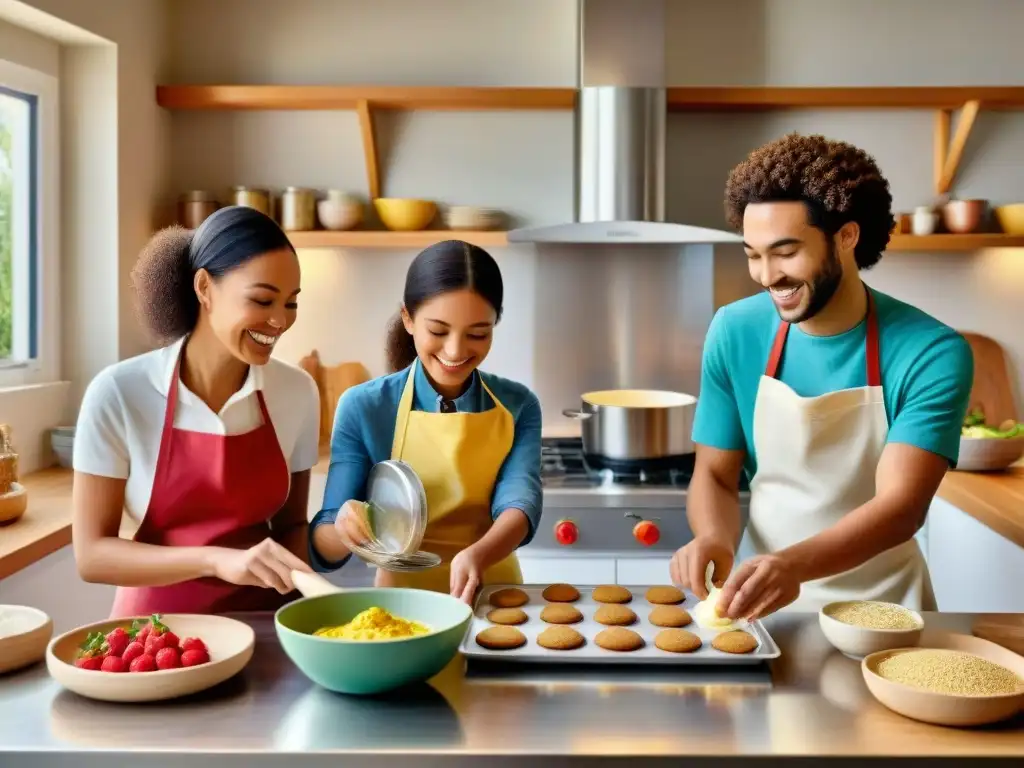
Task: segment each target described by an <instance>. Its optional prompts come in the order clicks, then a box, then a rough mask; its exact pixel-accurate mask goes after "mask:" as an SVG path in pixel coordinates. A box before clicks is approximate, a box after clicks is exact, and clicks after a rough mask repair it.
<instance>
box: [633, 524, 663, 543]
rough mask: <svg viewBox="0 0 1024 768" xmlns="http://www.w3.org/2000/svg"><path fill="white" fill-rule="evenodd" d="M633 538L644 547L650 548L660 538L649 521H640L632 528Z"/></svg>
mask: <svg viewBox="0 0 1024 768" xmlns="http://www.w3.org/2000/svg"><path fill="white" fill-rule="evenodd" d="M633 538H635V539H636V540H637V541H639V542H640V543H641V544H643V545H644V546H645V547H650V546H653V545H655V544H657V543H658V539H660V538H661V531H659V530H658V526H656V525H655V524H654V523H652V522H651V521H650V520H641V521H640V522H639V523H637V524H636V525H634V526H633Z"/></svg>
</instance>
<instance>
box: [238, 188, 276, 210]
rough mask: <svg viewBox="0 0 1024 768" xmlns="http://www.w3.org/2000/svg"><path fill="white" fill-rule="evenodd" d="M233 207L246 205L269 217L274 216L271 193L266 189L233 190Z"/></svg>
mask: <svg viewBox="0 0 1024 768" xmlns="http://www.w3.org/2000/svg"><path fill="white" fill-rule="evenodd" d="M231 203H232V205H245V206H247V207H249V208H255V209H256V210H257V211H259V212H260V213H264V214H266V215H267V216H270V215H272V214H271V210H270V192H269V191H268V190H266V189H256V188H254V187H235V188H234V189H232V190H231Z"/></svg>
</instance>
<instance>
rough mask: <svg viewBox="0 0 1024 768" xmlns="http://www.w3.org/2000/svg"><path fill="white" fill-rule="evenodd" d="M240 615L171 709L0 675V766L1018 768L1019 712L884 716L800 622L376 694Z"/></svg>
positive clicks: (959, 624)
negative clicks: (977, 767) (753, 649)
mask: <svg viewBox="0 0 1024 768" xmlns="http://www.w3.org/2000/svg"><path fill="white" fill-rule="evenodd" d="M239 618H242V619H243V620H245V621H248V622H249V623H250V624H252V625H253V626H254V627H255V629H256V634H257V646H256V652H255V654H254V656H253V660H252V662H251V664H250V665H249V666H248V667H247V668H246V670H245V671H243V672H242V673H241V674H240V675H239V676H237V677H236V678H234V679H233V680H231V681H228V682H227V683H225V684H223V685H222V686H220V687H219V688H218V689H215V690H214V691H209V692H206V693H205V694H200V695H199V696H197V697H194V698H192V699H190V700H187V701H179V702H172V703H161V704H153V705H147V706H134V705H110V704H103V703H99V702H94V701H90V700H87V699H84V698H80V697H78V696H76V695H74V694H72V693H70V692H68V691H65V690H63V689H62V688H60V687H59V686H58V685H57V684H56V683H55V682H53V681H52V680H51V679H50V677H49V676H48V674H47V672H46V668H45V665H44V664H40V665H36V666H34V667H32V668H30V669H28V670H25V671H22V672H19V673H14V674H12V675H8V676H6V677H0V764H2V765H3V766H4V767H5V768H20V767H21V766H29V765H31V766H58V765H74V766H76V768H86V767H87V766H88V767H90V768H91V766H93V765H97V766H98V765H104V766H110V765H120V764H123V763H121V760H123V759H126V758H128V757H130V759H131V763H132V765H133V766H140V765H146V766H150V765H160V766H164V765H176V766H182V765H188V766H198V765H203V766H205V765H217V766H219V768H226V766H233V765H236V764H237V765H246V766H254V765H264V764H265V765H281V764H285V763H287V764H288V765H295V766H298V765H302V766H306V765H328V764H330V765H337V760H338V755H339V754H341V755H348V756H349V757H350V758H351V760H348V761H347V762H346V764H348V763H350V762H360V763H372V764H373V765H384V764H388V765H390V764H397V761H399V760H402V759H407V758H408V757H409V756H410V755H415V756H418V757H419V762H418V763H417V768H419V767H420V766H422V765H424V764H428V765H439V764H442V763H443V764H445V765H449V764H451V763H453V762H460V761H462V762H467V763H471V762H475V761H479V759H480V758H479V756H480V755H489V756H490V757H488V765H489V766H490V764H491V763H492V762H496V763H501V762H504V761H506V760H507V761H509V764H511V761H512V759H516V760H517V762H518V763H519V764H521V762H522V757H523V756H527V755H529V756H531V764H532V763H533V762H534V761H537V762H538V763H539V764H546V763H547V762H548V760H554V759H556V758H557V759H559V761H560V762H561V761H564V759H565V758H566V757H573V758H580V759H581V760H580V761H579V762H581V763H587V762H589V759H588V758H596V757H599V756H613V757H622V758H630V759H637V758H641V759H654V758H659V757H664V758H667V757H678V756H688V757H691V758H693V757H696V756H701V755H703V756H708V757H711V756H714V757H718V758H721V757H725V756H732V757H733V758H741V757H760V756H766V757H767V756H776V757H782V756H786V755H803V756H835V757H838V756H850V757H854V756H869V755H870V756H910V755H924V756H934V757H940V756H944V757H956V756H959V757H963V756H968V755H986V756H1005V757H1010V756H1016V760H1017V761H1019V759H1020V755H1022V754H1024V716H1021V717H1018V718H1016V719H1015V720H1014V721H1012V722H1011V723H1009V724H1005V725H1002V726H999V727H993V728H985V729H976V730H959V729H947V728H939V727H934V726H929V725H926V724H922V723H917V722H914V721H911V720H908V719H905V718H903V717H901V716H899V715H897V714H895V713H892V712H890V711H889V710H887V709H885V708H884V707H882V706H881V705H880V704H878V703H877V702H876V701H875V700H874V699H873V698H872V697H871V695H870V694H869V693H868V691H867V689H866V687H865V685H864V682H863V680H862V678H861V673H860V666H859V664H858V663H857V662H854V661H851V660H849V659H847V658H846V657H844V656H842V655H841V654H839V653H838V652H837V651H835V650H834V649H832V648H831V646H829V645H828V644H827V642H826V641H825V639H824V637H823V635H822V634H821V631H820V629H819V628H818V623H817V617H816V616H815V615H811V614H793V615H777V616H774V617H772V618H770V619H769V620H768V621H767V622H766V624H767V626H768V629H769V631H770V632H771V633H772V635H773V637H774V638H775V640H776V642H778V644H779V646H780V647H781V648H782V652H783V655H782V657H781V658H780V659H779V660H777V661H776V662H774V663H773V664H772V666H771V668H770V669H769V668H767V667H764V668H759V667H755V668H753V669H750V670H746V671H743V670H740V669H728V668H723V669H704V670H702V671H694V672H687V671H681V670H675V671H673V670H650V671H641V670H637V669H621V668H601V669H591V670H581V669H554V668H550V667H546V668H530V669H525V668H522V667H503V668H499V667H488V668H487V669H482V668H477V667H476V666H473V665H471V666H470V667H469V668H468V669H467V668H466V667H465V662H464V660H463V659H462V658H461V657H459V658H457V659H456V660H455V661H454V662H453V663H452V664H451V665H450V666H449V668H448V669H446V670H445V671H444V672H442V673H441V674H440V675H438V676H437V677H436V678H434V679H433V680H432V681H431V684H430V685H427V684H423V685H420V686H418V687H415V688H413V689H410V690H406V691H403V692H400V693H395V694H392V695H390V696H385V697H381V698H360V697H346V696H340V695H336V694H332V693H329V692H328V691H325V690H323V689H320V688H318V687H317V686H315V685H314V684H313V683H311V682H309V681H308V680H307V679H306V678H305V677H303V676H302V674H301V673H300V672H299V671H298V670H297V669H296V668H295V667H294V666H293V665H292V664H291V662H290V661H289V660H288V659H287V657H286V656H285V655H284V653H283V651H282V650H281V648H280V646H279V645H278V643H277V641H276V637H275V634H274V628H273V620H272V618H271V617H270V616H267V615H257V614H249V615H241V616H239ZM927 621H928V623H929V626H936V627H943V628H948V629H953V630H958V631H969V630H970V626H971V617H970V616H967V615H962V614H961V615H952V614H928V615H927ZM119 755H120V757H119ZM332 756H333V757H332ZM172 758H173V759H172ZM357 758H358V759H357ZM545 758H547V759H545ZM236 761H237V762H236ZM1017 764H1018V765H1019V762H1018V763H1017Z"/></svg>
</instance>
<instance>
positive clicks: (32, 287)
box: [0, 60, 60, 386]
mask: <svg viewBox="0 0 1024 768" xmlns="http://www.w3.org/2000/svg"><path fill="white" fill-rule="evenodd" d="M56 95H57V81H56V79H55V78H53V77H50V76H48V75H45V74H43V73H41V72H36V71H35V70H32V69H28V68H26V67H21V66H19V65H17V64H13V63H11V62H7V61H3V60H0V386H5V385H19V384H33V383H38V382H43V381H55V380H57V379H58V378H59V369H58V366H57V358H58V355H59V347H58V342H59V335H58V327H57V324H58V321H59V320H58V316H57V310H58V304H59V291H58V287H59V279H60V278H59V271H58V270H57V268H56V267H57V264H56V259H57V253H58V250H57V249H58V238H59V228H58V219H57V210H56V208H57V200H58V194H59V190H58V188H57V182H58V179H59V175H58V174H59V166H58V158H57V153H58V144H57V99H56Z"/></svg>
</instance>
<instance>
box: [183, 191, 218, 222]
mask: <svg viewBox="0 0 1024 768" xmlns="http://www.w3.org/2000/svg"><path fill="white" fill-rule="evenodd" d="M218 208H220V203H218V202H217V197H216V195H214V194H213V193H212V192H206V191H204V190H201V189H194V190H192V191H191V192H184V193H182V194H181V195H180V196H179V197H178V223H179V224H181V226H183V227H185V228H186V229H195V228H196V227H198V226H199V225H200V224H202V223H203V221H204V220H205V219H206V217H207V216H209V215H210V214H212V213H213V212H214V211H216V210H217V209H218Z"/></svg>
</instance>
